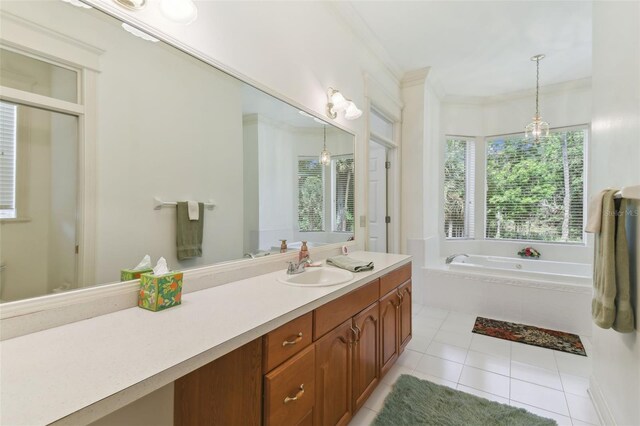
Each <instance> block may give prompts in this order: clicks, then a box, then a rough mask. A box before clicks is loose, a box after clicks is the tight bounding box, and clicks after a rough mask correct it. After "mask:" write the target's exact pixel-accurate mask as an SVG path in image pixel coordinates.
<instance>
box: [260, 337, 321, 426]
mask: <svg viewBox="0 0 640 426" xmlns="http://www.w3.org/2000/svg"><path fill="white" fill-rule="evenodd" d="M314 349H315V348H314V346H313V345H311V346H309V347H307V348H306V349H305V350H303V351H302V352H300V353H299V354H297V355H295V356H294V357H293V358H291V359H290V360H289V361H287V362H285V363H284V364H282V365H281V366H280V367H278V368H276V369H275V370H273V371H272V372H270V373H269V374H267V375H266V376H265V378H264V421H265V425H277V426H280V425H297V424H299V423H300V422H302V420H303V419H304V418H305V416H308V414H309V412H310V411H312V409H313V403H314V400H315V380H314V379H315V369H314V367H315V350H314Z"/></svg>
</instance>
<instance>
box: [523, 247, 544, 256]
mask: <svg viewBox="0 0 640 426" xmlns="http://www.w3.org/2000/svg"><path fill="white" fill-rule="evenodd" d="M518 256H520V257H530V258H533V259H538V258H539V257H540V252H539V251H538V250H536V249H534V248H533V247H525V248H523V249H522V250H520V251H519V252H518Z"/></svg>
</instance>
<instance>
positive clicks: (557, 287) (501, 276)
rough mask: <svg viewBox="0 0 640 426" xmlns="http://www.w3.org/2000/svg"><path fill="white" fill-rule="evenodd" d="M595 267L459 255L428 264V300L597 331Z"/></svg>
mask: <svg viewBox="0 0 640 426" xmlns="http://www.w3.org/2000/svg"><path fill="white" fill-rule="evenodd" d="M591 271H592V267H591V265H590V264H586V263H569V262H554V261H548V260H538V259H521V258H511V257H495V256H478V255H471V256H469V257H464V256H459V257H457V258H456V259H455V260H454V261H453V262H452V263H451V264H449V265H446V264H445V262H444V259H442V263H441V264H439V265H433V266H430V267H427V268H425V270H424V274H425V275H424V278H425V287H426V288H425V290H426V294H425V303H426V304H428V305H431V306H436V307H440V308H443V309H447V310H456V311H461V312H469V313H474V314H476V313H477V314H480V315H484V316H488V317H492V318H495V319H505V320H511V321H518V322H523V323H528V324H532V325H537V326H541V327H547V328H553V329H557V330H562V331H568V332H571V333H577V334H583V335H590V334H591V292H592V272H591Z"/></svg>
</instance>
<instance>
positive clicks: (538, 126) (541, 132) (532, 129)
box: [524, 54, 549, 142]
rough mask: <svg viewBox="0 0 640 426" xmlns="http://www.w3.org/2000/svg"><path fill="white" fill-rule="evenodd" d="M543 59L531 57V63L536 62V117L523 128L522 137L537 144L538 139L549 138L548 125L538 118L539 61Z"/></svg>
mask: <svg viewBox="0 0 640 426" xmlns="http://www.w3.org/2000/svg"><path fill="white" fill-rule="evenodd" d="M543 58H544V55H543V54H539V55H535V56H532V57H531V60H532V61H536V115H534V116H533V121H532V122H531V123H529V124H527V126H526V127H525V128H524V136H525V138H527V139H533V140H534V142H538V141H539V140H540V138H541V137H542V138H546V137H547V136H549V123H547V122H546V121H542V117H540V107H539V95H540V61H541V60H542V59H543Z"/></svg>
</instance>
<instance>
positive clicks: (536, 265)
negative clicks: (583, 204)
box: [449, 255, 592, 287]
mask: <svg viewBox="0 0 640 426" xmlns="http://www.w3.org/2000/svg"><path fill="white" fill-rule="evenodd" d="M449 269H450V270H454V271H461V272H465V271H466V272H470V273H478V274H488V275H495V276H509V277H514V278H520V279H529V280H538V281H549V282H555V283H566V284H570V285H577V286H580V285H582V286H589V287H590V286H591V276H592V266H591V265H590V264H588V263H570V262H554V261H551V260H539V259H522V258H516V257H495V256H478V255H471V256H469V257H464V256H458V257H457V258H455V259H454V260H453V262H451V263H450V264H449Z"/></svg>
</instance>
